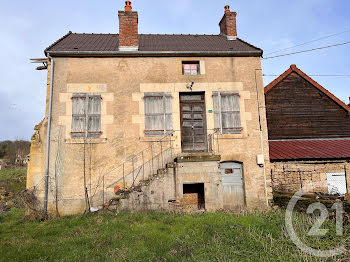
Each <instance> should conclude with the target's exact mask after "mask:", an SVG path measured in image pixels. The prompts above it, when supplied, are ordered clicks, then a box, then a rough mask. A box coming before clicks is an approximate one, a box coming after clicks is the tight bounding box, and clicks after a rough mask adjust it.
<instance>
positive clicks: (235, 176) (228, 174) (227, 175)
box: [220, 162, 245, 210]
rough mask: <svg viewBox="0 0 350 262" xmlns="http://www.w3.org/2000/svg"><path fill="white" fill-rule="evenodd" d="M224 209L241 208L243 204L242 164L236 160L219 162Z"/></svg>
mask: <svg viewBox="0 0 350 262" xmlns="http://www.w3.org/2000/svg"><path fill="white" fill-rule="evenodd" d="M220 168H221V176H222V189H223V197H224V208H225V209H230V210H232V209H237V208H242V207H244V205H245V199H244V186H243V166H242V163H238V162H224V163H221V164H220Z"/></svg>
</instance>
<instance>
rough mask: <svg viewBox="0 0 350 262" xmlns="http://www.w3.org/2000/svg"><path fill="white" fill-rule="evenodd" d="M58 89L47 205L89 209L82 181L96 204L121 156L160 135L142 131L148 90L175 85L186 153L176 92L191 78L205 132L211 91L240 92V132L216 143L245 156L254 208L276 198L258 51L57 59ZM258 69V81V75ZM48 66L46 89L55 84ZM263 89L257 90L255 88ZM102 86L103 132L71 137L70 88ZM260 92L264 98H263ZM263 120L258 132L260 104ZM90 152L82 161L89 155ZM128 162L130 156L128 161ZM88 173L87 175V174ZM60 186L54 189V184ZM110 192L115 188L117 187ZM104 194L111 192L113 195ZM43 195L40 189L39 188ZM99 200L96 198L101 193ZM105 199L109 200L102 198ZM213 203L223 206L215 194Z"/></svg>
mask: <svg viewBox="0 0 350 262" xmlns="http://www.w3.org/2000/svg"><path fill="white" fill-rule="evenodd" d="M54 59H55V66H54V82H53V85H54V91H53V104H52V112H53V114H52V131H51V142H50V148H51V149H50V169H49V171H50V183H49V185H50V188H49V208H50V210H55V204H56V202H55V198H56V196H57V198H58V206H59V210H60V213H61V215H64V214H72V213H79V212H82V211H83V210H84V209H85V200H84V180H85V183H86V185H87V188H88V193H89V196H91V199H90V200H91V202H92V205H93V206H97V205H100V204H101V201H102V199H101V197H96V196H102V195H103V194H102V193H101V192H102V187H103V184H104V185H109V186H111V187H110V188H112V191H113V186H112V185H113V183H114V182H115V181H117V180H118V179H120V178H121V177H122V172H121V169H120V168H119V169H116V167H117V166H119V165H120V164H121V163H123V162H124V161H126V159H130V156H131V155H133V154H135V152H140V151H142V150H144V149H146V148H148V147H149V146H150V144H151V143H152V142H154V141H155V140H159V138H152V137H146V136H145V133H144V128H145V127H144V126H145V123H144V103H143V93H144V92H170V93H171V95H172V108H173V129H174V136H173V138H172V139H173V146H174V150H175V151H174V152H175V153H176V154H180V153H181V132H180V109H179V92H189V91H190V90H189V89H187V88H186V84H187V83H190V82H194V83H195V84H194V86H193V91H204V92H205V102H206V110H207V115H206V117H207V119H206V122H207V129H208V134H211V133H214V114H213V113H212V111H211V110H213V101H212V92H214V91H227V90H236V91H238V92H239V94H240V106H241V121H242V127H243V131H242V133H241V134H232V135H227V134H226V135H219V137H218V139H217V138H216V137H215V140H214V144H213V148H214V150H215V153H216V154H220V155H221V159H222V161H239V162H242V163H243V169H244V188H245V195H246V203H247V206H248V208H249V209H255V208H262V207H266V204H267V202H268V199H271V183H270V176H269V170H270V167H269V158H268V143H267V127H266V117H265V108H264V93H263V83H262V76H261V71H257V70H256V69H260V68H261V65H260V59H259V58H256V57H250V58H247V57H237V58H228V57H222V58H221V57H206V58H205V57H201V58H196V57H194V58H63V57H62V58H54ZM185 60H188V61H198V60H199V61H200V64H201V74H200V75H196V76H185V75H182V61H185ZM255 74H257V81H258V82H257V86H258V88H257V89H256V82H255ZM49 76H50V66H49V72H48V89H47V90H48V95H47V108H48V97H49V83H50V79H49ZM256 90H258V94H257V93H256ZM76 92H77V93H79V92H80V93H82V92H86V93H100V94H101V96H102V104H101V121H102V122H101V130H102V135H101V137H100V138H98V139H92V140H89V141H87V144H84V141H82V140H79V139H72V138H71V134H70V132H71V122H72V116H71V115H72V100H71V97H72V94H73V93H76ZM257 97H259V104H258V100H257ZM259 105H260V110H261V119H262V128H263V130H262V143H261V139H260V129H259V116H258V106H259ZM47 111H48V110H46V118H45V119H44V121H43V123H42V124H41V128H40V129H39V130H38V131H37V133H40V137H41V140H40V142H37V141H36V140H33V141H34V143H33V145H32V149H31V163H30V164H29V169H28V188H29V187H33V186H36V187H37V188H39V189H40V190H41V191H40V190H39V191H40V192H43V186H44V183H41V182H42V180H43V177H44V170H45V147H46V135H47V133H46V128H47ZM258 154H263V155H264V159H265V166H264V167H263V168H262V167H259V166H258V165H257V163H256V156H257V155H258ZM84 158H85V161H84ZM129 166H130V163H129ZM84 177H85V179H84ZM56 186H57V190H56ZM112 193H113V192H112ZM104 195H105V196H106V197H107V196H109V195H110V191H109V193H108V194H105V193H104ZM38 196H39V198H40V199H41V200H42V199H43V194H38ZM96 199H98V200H96ZM104 200H107V199H104ZM213 201H214V202H216V203H213V205H220V203H219V202H218V200H215V199H213Z"/></svg>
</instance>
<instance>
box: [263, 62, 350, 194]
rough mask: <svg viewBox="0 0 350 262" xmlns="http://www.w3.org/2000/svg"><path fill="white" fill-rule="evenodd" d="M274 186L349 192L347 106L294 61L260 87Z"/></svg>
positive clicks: (285, 189)
mask: <svg viewBox="0 0 350 262" xmlns="http://www.w3.org/2000/svg"><path fill="white" fill-rule="evenodd" d="M265 102H266V117H267V124H268V131H269V132H268V133H269V146H270V161H271V180H272V186H273V189H274V191H282V192H296V191H298V190H300V189H302V190H303V191H304V192H321V193H329V194H341V195H343V194H345V193H347V192H349V182H350V178H349V175H348V174H349V172H350V107H349V106H347V105H346V104H345V103H343V102H342V101H340V100H339V99H338V98H337V97H335V96H334V95H333V94H331V93H330V92H329V91H328V90H326V89H325V88H324V87H322V86H321V85H320V84H318V83H317V82H316V81H314V80H313V79H311V78H310V77H309V76H308V75H306V74H305V73H304V72H302V71H301V70H300V69H299V68H297V67H296V65H291V66H290V68H289V69H288V70H287V71H286V72H284V73H283V74H282V75H281V76H279V77H278V78H277V79H276V80H274V81H273V82H271V83H270V84H269V85H267V86H266V87H265Z"/></svg>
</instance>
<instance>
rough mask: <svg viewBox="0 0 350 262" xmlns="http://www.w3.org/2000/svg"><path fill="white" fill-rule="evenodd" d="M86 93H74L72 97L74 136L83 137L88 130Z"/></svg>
mask: <svg viewBox="0 0 350 262" xmlns="http://www.w3.org/2000/svg"><path fill="white" fill-rule="evenodd" d="M85 104H86V95H85V94H80V93H77V94H73V97H72V137H74V138H83V137H84V136H85V131H86V116H85V115H86V111H85Z"/></svg>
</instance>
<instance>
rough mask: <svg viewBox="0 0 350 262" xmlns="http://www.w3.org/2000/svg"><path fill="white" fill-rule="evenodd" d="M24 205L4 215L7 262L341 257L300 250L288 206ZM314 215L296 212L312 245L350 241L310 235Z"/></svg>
mask: <svg viewBox="0 0 350 262" xmlns="http://www.w3.org/2000/svg"><path fill="white" fill-rule="evenodd" d="M22 217H23V211H22V210H19V209H11V211H10V212H8V213H6V214H3V215H0V254H1V256H0V260H1V261H9V260H11V261H53V260H58V261H334V260H333V259H328V260H327V259H323V260H320V259H316V258H314V257H310V256H308V255H306V254H303V253H302V252H300V251H299V250H298V249H297V248H296V247H295V245H294V244H293V243H292V242H291V240H290V239H289V237H288V236H287V235H286V233H285V230H284V212H282V211H276V212H269V213H262V214H247V215H240V216H239V215H232V214H225V213H215V214H201V215H179V214H161V213H146V214H131V213H119V214H112V213H107V212H99V213H94V214H88V215H76V216H68V217H62V218H58V219H55V220H49V221H46V222H25V221H23V220H22ZM310 219H311V218H310V217H307V216H306V215H302V214H298V215H296V216H295V221H294V222H295V228H296V231H297V232H298V233H299V235H301V239H303V240H304V241H305V242H307V243H308V244H310V245H312V246H313V247H316V248H322V249H328V248H334V247H337V246H339V245H340V244H342V243H343V242H347V239H346V238H347V237H348V236H349V228H345V231H346V232H345V235H344V237H337V236H335V233H334V223H333V222H327V224H325V225H323V227H324V228H330V229H331V230H330V232H329V233H328V235H327V236H325V237H320V238H315V237H312V238H311V237H307V236H305V232H307V231H308V230H309V228H310V226H309V225H308V224H310V223H308V222H310Z"/></svg>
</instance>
